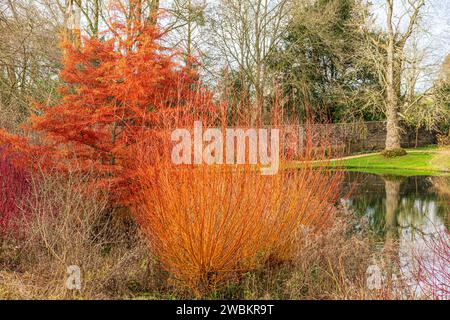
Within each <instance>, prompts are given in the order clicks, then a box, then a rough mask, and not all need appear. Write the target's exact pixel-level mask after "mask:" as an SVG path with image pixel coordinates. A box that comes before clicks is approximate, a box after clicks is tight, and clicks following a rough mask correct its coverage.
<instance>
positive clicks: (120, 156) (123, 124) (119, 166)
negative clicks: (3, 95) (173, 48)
mask: <svg viewBox="0 0 450 320" xmlns="http://www.w3.org/2000/svg"><path fill="white" fill-rule="evenodd" d="M133 3H134V1H131V4H133ZM139 3H140V2H139V1H136V4H139ZM136 4H135V5H134V7H133V6H131V8H135V6H136ZM135 9H136V8H135ZM114 10H115V13H114V15H113V18H112V19H111V21H110V23H109V29H108V30H107V31H106V32H104V33H103V35H102V37H101V39H99V38H97V37H93V38H88V37H85V38H84V39H83V41H82V44H81V46H77V45H74V44H72V43H70V42H64V43H63V48H64V52H65V56H64V59H63V66H64V67H63V70H62V71H61V78H62V80H63V81H64V85H63V86H62V87H61V88H60V92H61V94H62V99H61V100H60V101H59V103H58V104H56V105H40V106H38V108H39V109H40V111H41V114H40V115H37V116H34V117H32V121H31V127H32V128H33V129H34V130H36V131H38V132H40V133H41V134H42V136H43V137H44V140H45V142H46V144H47V145H48V146H50V147H51V148H52V150H53V151H54V152H53V154H52V156H53V157H54V163H55V164H57V165H58V166H59V167H60V169H64V170H66V169H69V168H70V169H71V170H80V171H86V170H90V171H91V172H94V173H95V174H96V175H97V176H99V177H100V180H98V181H100V185H99V187H102V188H105V187H109V188H110V190H111V191H112V196H113V199H112V200H113V201H115V202H120V203H124V202H127V200H128V195H129V193H130V190H131V186H130V175H132V172H133V170H130V169H132V167H133V161H132V159H133V154H132V153H133V146H134V145H136V143H137V142H138V141H139V140H140V139H143V138H145V139H148V138H149V133H150V132H153V131H151V129H158V128H161V127H163V126H167V125H168V124H172V125H175V124H177V123H178V124H180V125H181V122H182V119H183V117H185V115H186V114H187V113H189V110H192V108H195V109H196V114H199V110H200V109H205V110H206V109H208V108H213V104H212V98H211V95H210V94H209V93H208V92H206V91H205V90H203V89H202V88H201V86H200V84H199V83H198V81H197V76H196V74H195V73H194V72H192V71H191V70H189V69H187V68H186V67H183V66H181V65H180V64H179V63H177V55H176V54H175V53H173V52H170V51H169V50H167V49H166V48H164V47H162V46H161V44H160V42H161V41H160V40H161V32H160V31H159V30H158V28H157V27H156V26H155V25H154V24H152V23H151V22H149V21H147V20H144V19H142V17H141V16H140V12H141V11H140V10H138V9H136V10H131V13H130V11H127V12H125V8H124V7H120V6H119V7H117V8H115V9H114ZM125 17H126V18H125ZM200 113H201V112H200Z"/></svg>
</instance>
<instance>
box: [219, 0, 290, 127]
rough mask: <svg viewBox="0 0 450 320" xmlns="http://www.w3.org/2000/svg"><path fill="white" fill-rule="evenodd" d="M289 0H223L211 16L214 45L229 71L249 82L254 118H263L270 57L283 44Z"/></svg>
mask: <svg viewBox="0 0 450 320" xmlns="http://www.w3.org/2000/svg"><path fill="white" fill-rule="evenodd" d="M291 3H292V2H291V1H288V0H220V1H219V2H218V4H217V6H216V7H215V14H214V15H213V16H212V17H211V32H212V33H213V43H212V45H213V46H214V48H215V49H216V50H217V52H218V55H219V56H220V58H221V59H224V60H225V64H226V67H227V68H228V70H231V71H236V72H237V73H238V74H239V77H240V81H241V83H246V84H248V87H249V88H248V89H249V91H250V92H252V93H253V96H254V100H255V101H254V104H253V110H251V121H252V122H253V123H254V122H256V121H257V119H260V118H261V110H263V109H264V92H265V89H266V88H267V86H268V85H269V74H268V72H267V71H268V70H267V64H268V59H269V57H270V55H271V53H272V52H273V51H274V50H275V49H276V47H277V46H278V45H279V43H280V41H281V38H282V35H283V33H284V32H285V30H286V27H287V19H288V18H289V5H290V4H291Z"/></svg>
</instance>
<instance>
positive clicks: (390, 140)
mask: <svg viewBox="0 0 450 320" xmlns="http://www.w3.org/2000/svg"><path fill="white" fill-rule="evenodd" d="M387 9H388V12H387V13H388V15H387V22H388V23H387V24H388V34H389V40H388V41H389V42H388V47H387V61H386V62H387V65H386V118H387V119H386V120H387V122H386V150H392V149H397V148H400V130H399V127H398V115H397V111H398V96H397V90H396V81H395V34H394V30H393V26H392V16H393V10H394V9H393V2H392V1H388V8H387Z"/></svg>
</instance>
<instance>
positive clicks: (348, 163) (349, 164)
mask: <svg viewBox="0 0 450 320" xmlns="http://www.w3.org/2000/svg"><path fill="white" fill-rule="evenodd" d="M407 152H408V154H407V155H405V156H402V157H395V158H386V157H384V156H382V155H381V154H380V153H370V154H366V155H356V156H350V157H344V158H341V159H336V160H331V161H329V162H327V163H320V162H318V163H317V165H319V166H322V165H324V166H330V167H340V168H344V169H345V170H347V171H357V172H367V173H373V174H394V175H401V176H419V175H431V176H450V149H438V148H437V147H426V148H420V149H407ZM297 165H301V164H297Z"/></svg>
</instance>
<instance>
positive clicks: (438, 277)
mask: <svg viewBox="0 0 450 320" xmlns="http://www.w3.org/2000/svg"><path fill="white" fill-rule="evenodd" d="M433 182H435V183H434V184H433ZM437 182H438V183H437ZM352 183H354V184H356V185H355V186H354V191H353V192H352V194H351V195H350V197H349V199H348V200H346V202H347V206H348V207H349V208H351V209H354V211H355V213H356V214H358V215H361V216H364V217H365V218H367V220H368V223H369V226H370V228H371V229H372V230H374V231H375V232H376V233H377V234H378V235H379V236H380V237H382V238H383V239H385V241H386V242H388V241H392V240H397V241H398V242H397V243H398V258H399V263H400V270H399V271H400V274H401V275H402V278H403V281H404V282H405V283H406V284H407V285H408V286H409V287H410V288H412V290H413V293H415V295H417V296H421V295H423V294H428V292H427V286H428V284H430V283H431V284H442V283H443V281H447V283H444V285H445V286H446V287H447V289H448V287H449V286H450V283H448V278H445V279H444V278H443V275H444V274H445V275H447V276H448V275H449V274H450V265H449V263H448V256H449V254H450V253H449V252H445V254H444V255H439V254H436V252H435V251H433V250H432V248H430V244H433V243H437V241H436V239H440V240H442V239H445V241H446V243H445V245H444V247H445V246H446V247H445V248H444V249H442V250H445V249H447V251H448V245H449V244H448V239H449V238H448V225H449V212H450V206H449V204H450V198H449V195H448V194H446V192H442V190H448V189H447V188H448V187H450V178H431V177H408V178H405V177H396V176H383V177H380V176H376V175H371V174H361V173H348V174H347V177H346V185H347V186H350V185H351V184H352ZM437 186H438V187H437ZM441 242H442V241H441ZM446 259H447V260H446ZM419 265H420V266H421V268H422V269H423V268H424V267H425V269H426V270H433V272H424V271H423V270H422V272H421V274H420V278H419V279H418V278H417V271H418V270H419ZM448 292H449V291H446V292H444V291H442V292H434V296H440V297H441V298H442V297H444V298H450V297H449V296H448Z"/></svg>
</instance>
